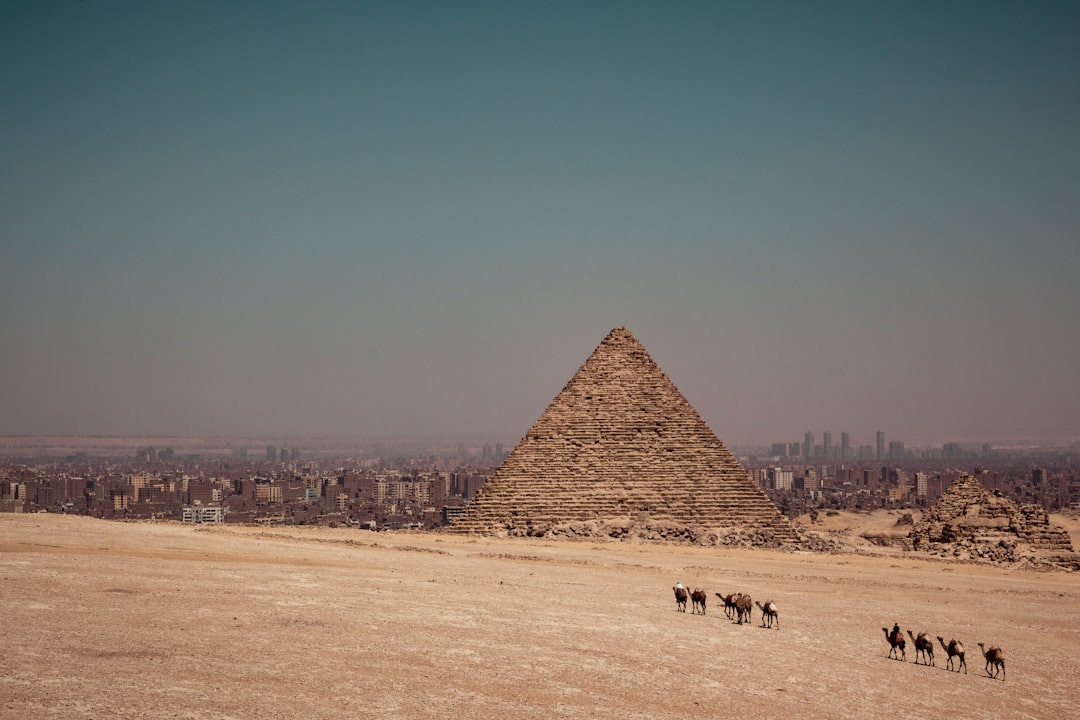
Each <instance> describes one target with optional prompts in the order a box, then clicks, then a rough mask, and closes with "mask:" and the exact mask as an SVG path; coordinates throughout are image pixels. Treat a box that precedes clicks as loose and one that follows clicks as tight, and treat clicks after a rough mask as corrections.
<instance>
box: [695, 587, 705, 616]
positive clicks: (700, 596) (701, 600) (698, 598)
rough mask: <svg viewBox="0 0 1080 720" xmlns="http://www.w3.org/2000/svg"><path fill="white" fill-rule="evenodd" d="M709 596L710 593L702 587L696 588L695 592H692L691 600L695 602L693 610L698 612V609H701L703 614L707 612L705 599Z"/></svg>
mask: <svg viewBox="0 0 1080 720" xmlns="http://www.w3.org/2000/svg"><path fill="white" fill-rule="evenodd" d="M708 598H709V596H708V594H707V593H706V592H705V591H704V590H702V589H701V588H694V592H692V593H690V601H691V602H692V603H693V604H694V607H693V609H692V610H691V612H693V613H697V611H698V609H699V608H700V609H701V614H702V615H704V614H705V601H706V600H707V599H708Z"/></svg>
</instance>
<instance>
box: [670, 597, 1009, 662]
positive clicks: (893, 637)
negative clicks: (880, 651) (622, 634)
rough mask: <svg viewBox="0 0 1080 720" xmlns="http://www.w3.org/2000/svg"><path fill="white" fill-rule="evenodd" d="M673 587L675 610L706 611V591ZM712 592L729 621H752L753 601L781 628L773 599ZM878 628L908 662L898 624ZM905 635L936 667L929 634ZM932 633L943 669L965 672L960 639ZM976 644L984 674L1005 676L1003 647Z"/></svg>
mask: <svg viewBox="0 0 1080 720" xmlns="http://www.w3.org/2000/svg"><path fill="white" fill-rule="evenodd" d="M672 590H673V591H674V592H675V610H676V612H682V613H684V612H686V601H687V600H690V602H691V603H692V610H691V612H692V613H693V614H695V615H704V614H705V602H706V600H707V599H708V593H706V592H705V591H704V590H702V589H701V588H697V587H696V588H694V589H693V590H690V589H688V588H687V587H686V586H685V585H683V584H682V583H681V582H680V583H677V584H676V585H675V586H674V587H673V588H672ZM714 595H716V597H718V598H720V600H721V601H722V602H723V603H724V615H726V616H727V619H728V620H730V621H731V622H733V623H736V624H738V625H743V624H747V625H748V624H751V623H752V622H753V615H752V613H753V609H754V606H755V605H756V606H757V608H758V610H760V611H761V627H763V628H772V627H773V626H775V627H776V629H777V630H779V629H780V612H779V610H778V609H777V606H776V603H774V602H773V601H772V600H766V601H765V602H756V601H754V600H752V599H751V597H750V596H749V595H747V594H745V593H729V594H727V595H725V594H723V593H714ZM881 631H882V632H883V633H884V634H885V640H886V641H887V642H888V643H889V654H888V657H889V658H891V659H894V660H900V661H901V662H907V644H908V639H907V638H905V637H904V633H903V632H901V631H900V625H899V624H893V627H892V630H890V629H889V628H884V627H883V628H881ZM907 637H908V638H910V639H911V644H912V645H913V646H914V648H915V664H916V665H926V666H929V667H937V662H936V661H935V660H934V641H933V640H931V639H930V638H931V635H930V634H929V633H925V632H921V633H919V634H918V635H916V634H915V633H913V632H911V630H908V631H907ZM935 637H937V641H938V642H939V643H940V644H941V649H942V650H944V651H945V655H946V656H947V658H948V659H947V661H946V663H945V669H946V670H949V671H952V672H957V673H959V672H961V671H963V672H964V673H965V674H966V673H967V661H966V660H965V659H964V645H963V643H961V642H960V641H959V640H957V639H956V638H952V639H950V640H949V642H945V638H944V637H942V636H941V635H937V636H935ZM977 644H978V646H979V650H981V651H982V655H983V659H984V660H986V674H987V676H988V677H990V678H996V677H997V676H998V675H1001V679H1002V680H1005V651H1004V650H1002V649H1001V648H999V647H994V646H991V647H989V648H987V647H986V646H985V645H984V644H983V643H977Z"/></svg>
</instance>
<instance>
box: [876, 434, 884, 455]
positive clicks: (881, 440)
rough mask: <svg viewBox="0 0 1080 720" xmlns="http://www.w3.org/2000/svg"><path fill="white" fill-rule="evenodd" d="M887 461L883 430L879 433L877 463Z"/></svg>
mask: <svg viewBox="0 0 1080 720" xmlns="http://www.w3.org/2000/svg"><path fill="white" fill-rule="evenodd" d="M884 459H885V433H884V432H882V431H881V430H878V431H877V461H878V462H881V461H882V460H884Z"/></svg>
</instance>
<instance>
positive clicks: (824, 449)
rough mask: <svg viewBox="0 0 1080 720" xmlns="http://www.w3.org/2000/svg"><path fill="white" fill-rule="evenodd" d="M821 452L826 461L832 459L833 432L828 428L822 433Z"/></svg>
mask: <svg viewBox="0 0 1080 720" xmlns="http://www.w3.org/2000/svg"><path fill="white" fill-rule="evenodd" d="M821 454H822V456H823V457H824V458H825V462H830V461H831V460H832V433H831V432H829V431H828V430H826V431H825V432H823V433H821Z"/></svg>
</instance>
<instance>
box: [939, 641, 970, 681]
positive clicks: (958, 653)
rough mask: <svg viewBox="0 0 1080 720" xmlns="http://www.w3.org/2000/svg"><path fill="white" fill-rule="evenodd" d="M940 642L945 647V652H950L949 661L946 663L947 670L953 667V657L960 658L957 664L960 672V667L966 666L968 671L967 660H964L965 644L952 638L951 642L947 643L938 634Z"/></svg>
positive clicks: (957, 670) (965, 670) (965, 668)
mask: <svg viewBox="0 0 1080 720" xmlns="http://www.w3.org/2000/svg"><path fill="white" fill-rule="evenodd" d="M937 639H938V642H939V643H941V647H943V648H945V652H947V653H948V654H949V661H948V662H946V663H945V669H946V670H952V669H953V658H954V657H958V658H960V662H959V663H958V664H957V665H956V672H960V668H964V672H965V673H967V662H965V661H964V645H963V643H961V642H960V641H959V640H956V639H950V640H949V644H948V645H946V644H945V639H944V638H943V637H941V636H940V635H938V637H937Z"/></svg>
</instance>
